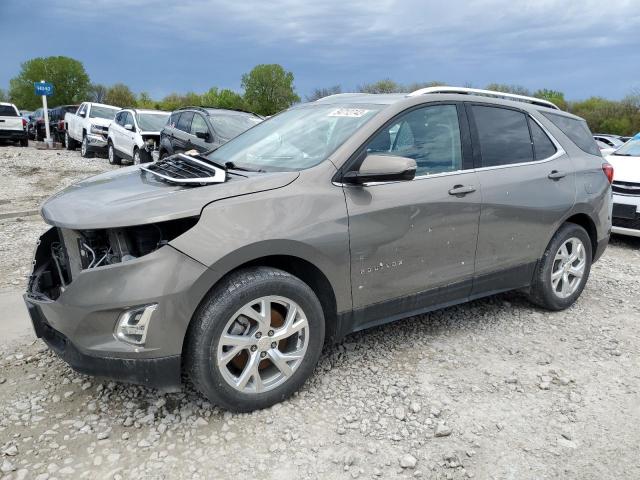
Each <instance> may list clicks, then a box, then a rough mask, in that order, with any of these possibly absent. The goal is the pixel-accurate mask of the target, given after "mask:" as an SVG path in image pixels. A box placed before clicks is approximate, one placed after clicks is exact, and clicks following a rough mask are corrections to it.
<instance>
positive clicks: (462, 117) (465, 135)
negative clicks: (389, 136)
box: [331, 100, 474, 186]
mask: <svg viewBox="0 0 640 480" xmlns="http://www.w3.org/2000/svg"><path fill="white" fill-rule="evenodd" d="M438 105H452V106H454V107H456V112H457V114H458V127H459V129H460V146H461V148H462V168H461V169H460V170H454V171H452V172H440V173H433V174H425V175H417V176H415V177H414V178H413V180H422V179H424V178H434V177H440V176H448V175H458V174H460V173H466V172H470V171H472V170H473V168H474V165H473V151H472V144H473V142H472V136H471V129H470V124H469V123H470V122H469V119H468V117H467V114H466V112H465V108H464V104H463V102H460V101H457V100H454V101H451V100H439V101H430V102H425V103H420V104H418V105H413V106H411V107H409V108H406V109H404V110H402V111H401V112H399V113H397V114H395V115H394V116H393V117H391V118H390V119H389V120H387V121H386V122H384V124H382V126H381V127H379V128H378V129H376V131H375V132H374V133H372V134H371V135H370V136H369V137H368V138H367V139H366V140H365V141H364V142H362V144H360V146H359V147H358V148H357V149H356V150H355V151H354V152H353V153H352V154H351V155H350V156H349V158H348V159H347V160H346V161H345V162H344V163H343V164H342V166H341V167H340V169H339V170H338V171H337V172H336V174H335V175H334V176H333V178H332V179H331V183H333V185H336V186H350V185H351V184H349V183H345V182H344V181H343V176H344V175H345V174H346V173H347V172H350V171H352V170H353V169H354V168H355V167H356V166H357V167H358V168H359V166H360V164H362V161H363V160H364V157H363V156H362V154H363V153H364V152H365V147H366V146H367V144H368V143H369V142H370V141H371V140H373V139H374V138H375V137H376V135H378V133H380V132H382V131H383V130H384V129H385V128H389V127H390V126H391V125H393V124H394V123H395V122H396V121H397V120H398V118H400V117H402V116H404V115H406V114H408V113H411V112H412V111H414V110H419V109H421V108H428V107H431V106H438ZM413 180H411V181H413ZM403 182H404V181H403ZM388 183H398V181H390V182H369V183H363V184H361V185H360V186H372V185H386V184H388Z"/></svg>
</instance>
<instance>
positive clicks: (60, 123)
mask: <svg viewBox="0 0 640 480" xmlns="http://www.w3.org/2000/svg"><path fill="white" fill-rule="evenodd" d="M58 129H60V130H62V129H64V120H60V121H59V122H58Z"/></svg>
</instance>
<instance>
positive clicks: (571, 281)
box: [529, 223, 592, 311]
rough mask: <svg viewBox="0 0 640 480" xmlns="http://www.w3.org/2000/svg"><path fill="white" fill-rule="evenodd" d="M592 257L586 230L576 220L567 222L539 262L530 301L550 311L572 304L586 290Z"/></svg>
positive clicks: (562, 308)
mask: <svg viewBox="0 0 640 480" xmlns="http://www.w3.org/2000/svg"><path fill="white" fill-rule="evenodd" d="M591 260H592V247H591V239H590V238H589V235H588V234H587V232H586V230H585V229H584V228H582V227H581V226H580V225H576V224H575V223H565V224H564V225H562V226H561V227H560V228H559V229H558V231H557V232H556V233H555V235H554V236H553V238H552V239H551V242H549V245H548V246H547V249H546V250H545V252H544V255H543V256H542V258H541V259H540V261H539V262H538V266H537V268H536V272H535V276H534V280H533V285H532V286H531V290H530V292H529V300H531V301H532V302H533V303H535V304H536V305H538V306H540V307H543V308H546V309H548V310H556V311H557V310H564V309H565V308H568V307H570V306H571V305H573V304H574V303H575V301H576V300H577V299H578V297H580V294H581V293H582V290H584V287H585V285H586V283H587V280H588V278H589V273H590V271H591Z"/></svg>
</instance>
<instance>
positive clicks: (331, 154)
mask: <svg viewBox="0 0 640 480" xmlns="http://www.w3.org/2000/svg"><path fill="white" fill-rule="evenodd" d="M495 110H499V111H497V112H496V111H495ZM496 115H497V117H496ZM500 115H502V116H503V117H505V118H506V121H507V122H510V123H509V125H511V124H516V123H517V122H525V123H524V124H523V125H524V126H525V127H524V128H525V129H526V131H527V132H529V131H531V132H532V133H531V137H529V136H528V137H527V138H526V139H525V140H524V143H521V144H520V145H519V146H518V145H516V147H517V148H516V147H514V148H513V149H512V152H513V155H512V156H511V157H510V158H497V157H499V156H500V153H499V145H498V146H496V145H493V146H492V145H489V144H486V145H485V144H482V143H481V142H480V140H481V139H483V138H489V137H488V136H487V135H489V136H490V134H491V132H486V131H485V130H486V128H485V127H484V126H486V125H489V124H491V125H493V124H495V125H497V126H499V125H498V123H499V121H501V120H500V119H501V118H503V117H501V116H500ZM554 116H555V117H562V118H561V120H570V121H573V122H581V120H580V119H578V118H577V117H573V116H572V115H569V114H566V113H564V112H560V111H558V110H555V109H552V108H550V107H548V106H546V105H540V104H535V103H531V102H526V101H524V102H523V101H509V100H505V99H500V98H493V97H488V96H476V95H469V94H468V93H439V92H433V93H431V92H426V93H424V94H417V95H404V94H398V95H366V94H342V95H336V96H331V97H327V98H325V99H322V100H320V101H318V102H314V103H312V104H304V105H301V106H297V107H294V108H292V109H290V110H288V111H286V112H284V113H281V114H279V115H276V116H274V117H272V118H270V119H269V120H267V121H265V122H264V123H262V124H261V125H258V126H256V127H254V128H253V129H251V130H249V131H247V132H245V133H243V134H242V135H240V136H239V137H237V138H236V139H234V140H232V141H231V142H229V143H227V144H225V145H224V146H222V147H220V148H219V149H218V150H216V151H215V152H213V153H210V154H208V155H207V156H202V157H178V156H172V157H168V158H167V159H165V160H164V161H165V163H162V162H163V161H162V160H161V161H160V165H159V166H156V164H149V166H148V167H147V166H142V167H139V166H133V167H127V168H123V169H120V170H118V171H114V172H109V173H105V174H102V175H99V176H97V177H93V178H90V179H88V180H85V181H83V182H80V183H78V184H75V185H72V186H71V187H69V188H67V189H66V190H64V191H63V192H61V193H59V194H58V195H56V196H54V197H52V198H51V199H49V200H48V201H47V202H46V203H45V204H44V205H43V207H42V216H43V218H44V219H45V221H46V222H47V223H49V224H50V225H52V228H51V230H49V231H48V232H47V233H45V234H44V235H43V236H42V238H41V239H40V243H39V245H38V247H37V250H36V254H35V260H34V272H33V275H32V277H31V281H30V284H29V288H28V291H27V293H26V294H25V300H26V302H27V305H28V308H29V310H30V312H31V316H32V319H33V322H34V326H35V329H36V332H37V333H38V335H39V336H41V337H42V338H43V339H44V340H45V341H47V343H48V344H49V345H50V346H51V348H52V349H54V350H55V351H56V352H57V353H58V354H60V355H61V356H62V357H63V358H64V359H65V360H66V361H67V362H69V363H70V364H71V365H72V366H73V367H74V368H76V369H78V370H80V371H83V372H87V373H93V374H97V375H102V376H108V377H112V378H116V379H118V380H123V381H131V382H137V383H144V384H148V385H152V386H159V387H174V386H177V385H179V383H180V372H181V368H182V367H183V360H184V352H185V349H186V348H188V345H187V337H188V332H189V327H190V324H193V321H194V319H195V318H199V316H201V315H202V314H203V311H204V310H205V307H207V305H209V303H207V302H209V300H207V298H208V295H210V292H212V291H215V288H216V286H217V285H220V283H221V282H224V281H225V279H227V278H229V275H233V274H234V272H239V271H244V270H245V269H251V268H258V267H269V268H273V269H278V271H284V272H287V273H288V274H291V275H293V276H295V277H296V278H297V279H299V280H301V281H302V282H303V283H304V284H306V285H308V286H309V287H310V289H311V291H313V293H314V294H315V296H316V297H317V299H318V301H319V304H320V305H321V307H322V314H323V316H324V325H325V331H324V332H323V334H324V338H326V339H334V340H335V339H339V338H341V337H343V336H344V335H346V334H348V333H350V332H353V331H356V330H361V329H364V328H367V327H370V326H373V325H378V324H381V323H385V322H388V321H391V320H395V319H399V318H403V317H407V316H410V315H412V314H416V313H420V312H426V311H429V310H433V309H437V308H441V307H444V306H448V305H452V304H456V303H462V302H465V301H468V300H470V299H473V298H479V297H483V296H487V295H491V294H494V293H497V292H501V291H506V290H512V289H520V288H522V289H527V288H529V287H531V286H532V285H534V284H535V282H536V275H537V272H538V266H539V265H540V262H541V258H543V256H544V253H545V250H546V249H547V248H548V245H549V244H550V243H551V242H552V241H553V239H554V238H555V236H556V235H557V232H558V231H559V230H560V229H561V228H562V227H563V225H567V223H569V224H571V225H578V226H580V228H583V229H584V230H585V231H586V232H587V233H588V242H589V245H588V247H589V249H588V250H589V252H590V256H591V258H590V259H589V260H590V261H591V260H593V261H595V260H597V258H598V257H599V256H600V255H601V254H602V252H603V251H604V249H605V247H606V245H607V242H608V238H609V233H610V228H611V188H610V184H609V182H608V181H607V178H606V176H605V175H604V174H603V163H605V162H604V160H603V159H602V157H600V156H599V154H598V152H597V149H596V150H595V151H593V150H592V151H591V152H587V151H585V150H584V149H582V148H580V147H579V146H577V145H576V144H575V143H574V142H573V141H572V140H571V139H570V138H569V137H568V136H567V134H566V133H565V132H564V131H563V130H562V128H560V127H559V126H558V125H562V122H559V121H556V120H557V118H555V117H554ZM494 117H495V118H494ZM496 118H497V119H496ZM491 122H493V123H491ZM527 125H528V126H527ZM523 131H525V130H523ZM586 133H587V135H588V136H590V134H589V132H588V130H587V132H586ZM420 135H423V137H420V138H423V140H421V141H418V140H417V139H418V137H419V136H420ZM483 135H484V136H483ZM527 135H528V134H527ZM591 141H592V142H593V139H591ZM527 143H528V144H529V148H530V149H531V151H527V150H526V148H527V147H526V145H527ZM514 145H515V143H514ZM523 145H524V146H523ZM535 146H537V147H535ZM534 147H535V148H534ZM591 147H593V148H595V145H591ZM425 149H426V150H425ZM492 149H493V150H492ZM519 149H520V150H519ZM522 149H524V150H522ZM521 150H522V151H521ZM534 150H538V153H537V154H536V152H535V151H534ZM386 156H388V157H389V158H391V157H392V156H394V158H395V159H393V158H392V159H391V160H390V161H393V162H395V164H402V165H406V166H408V167H407V168H409V169H410V168H414V170H412V171H410V172H400V173H401V175H399V176H397V178H395V177H393V178H392V177H388V178H389V180H388V181H385V180H384V179H383V177H382V176H380V175H383V174H384V172H381V169H382V170H384V168H383V167H380V165H383V166H384V161H385V158H386ZM368 157H375V158H374V160H375V162H369V164H371V165H373V164H374V163H375V165H374V167H375V168H373V167H372V168H370V169H369V170H368V171H367V172H365V168H364V165H365V164H367V158H368ZM398 157H400V159H401V160H402V159H404V160H405V162H404V163H402V162H400V161H399V160H398ZM483 158H484V159H485V164H483V163H482V161H483ZM490 159H492V164H491V165H489V164H488V163H489V160H490ZM414 162H415V164H414ZM411 165H414V167H411ZM185 172H186V173H185ZM221 172H222V173H221ZM220 175H222V177H220ZM367 175H369V176H367ZM214 178H216V180H211V179H214ZM198 179H200V180H202V179H205V180H202V181H201V183H199V180H198ZM565 270H566V269H565ZM276 293H277V292H276ZM578 294H579V293H578ZM269 334H272V332H269ZM263 343H264V342H263ZM260 348H263V346H262V344H260ZM265 348H266V347H265ZM252 349H253V347H252ZM251 351H253V350H251ZM247 352H249V350H247ZM291 365H293V363H292V364H291ZM285 367H286V366H285ZM261 368H262V367H261ZM258 375H260V374H258ZM257 381H258V379H257V378H255V377H254V378H253V380H251V381H250V382H253V383H256V382H257ZM259 387H261V384H256V388H258V389H259ZM261 405H262V404H261Z"/></svg>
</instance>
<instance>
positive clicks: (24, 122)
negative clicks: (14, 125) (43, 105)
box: [22, 118, 27, 128]
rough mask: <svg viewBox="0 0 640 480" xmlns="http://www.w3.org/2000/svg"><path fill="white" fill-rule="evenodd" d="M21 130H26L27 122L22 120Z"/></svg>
mask: <svg viewBox="0 0 640 480" xmlns="http://www.w3.org/2000/svg"><path fill="white" fill-rule="evenodd" d="M22 128H27V121H26V120H25V119H24V118H23V119H22Z"/></svg>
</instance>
